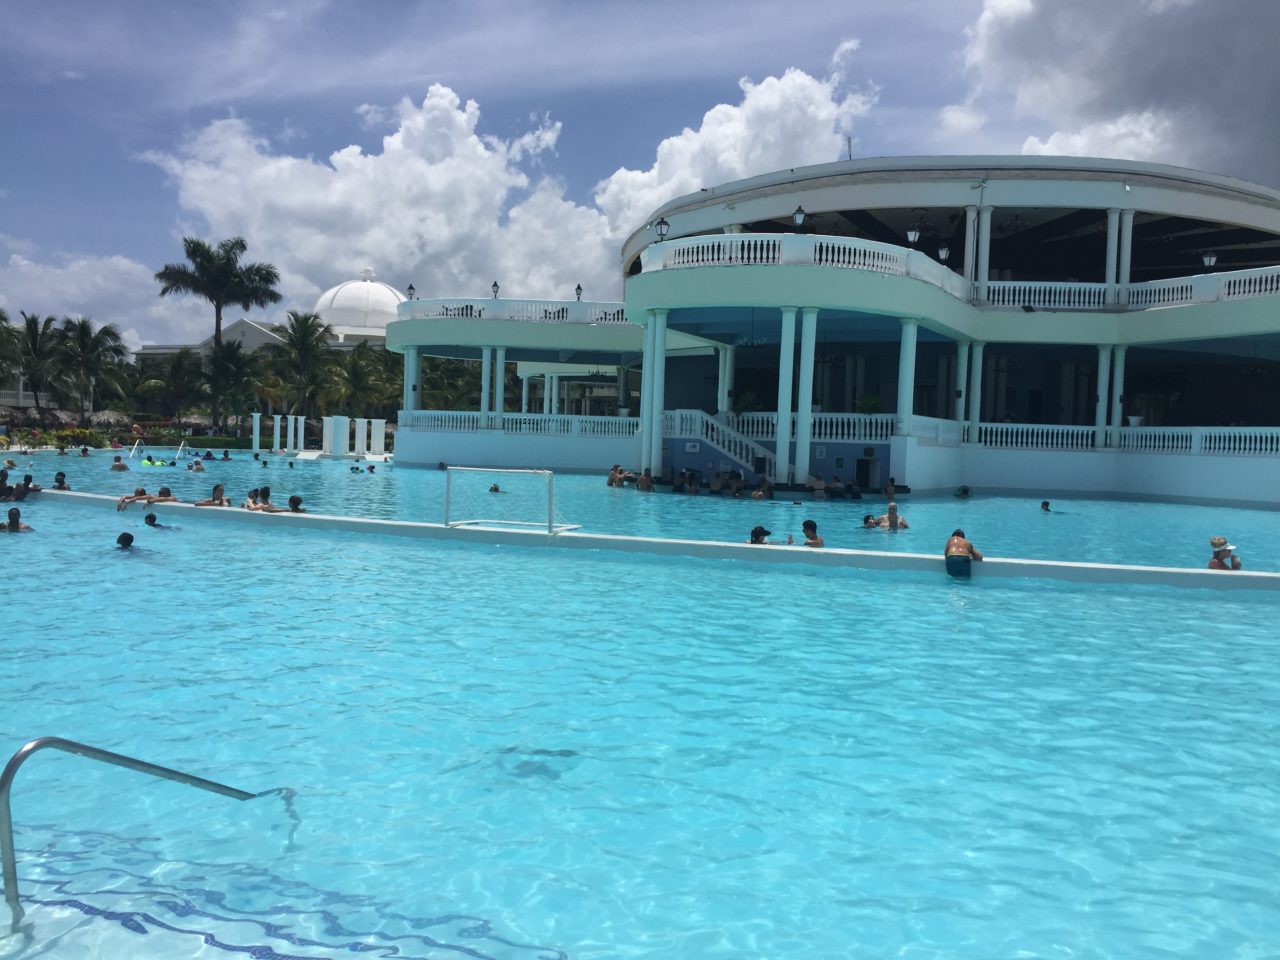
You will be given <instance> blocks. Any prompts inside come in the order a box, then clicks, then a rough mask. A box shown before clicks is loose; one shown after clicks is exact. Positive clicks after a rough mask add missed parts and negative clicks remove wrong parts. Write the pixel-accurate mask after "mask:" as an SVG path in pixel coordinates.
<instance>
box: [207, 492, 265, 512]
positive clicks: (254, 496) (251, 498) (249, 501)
mask: <svg viewBox="0 0 1280 960" xmlns="http://www.w3.org/2000/svg"><path fill="white" fill-rule="evenodd" d="M215 489H216V488H215ZM260 492H261V491H260V490H259V489H258V488H257V487H254V488H253V489H252V490H250V491H249V495H248V496H247V497H245V501H244V503H242V504H240V506H242V507H244V509H246V510H257V509H258V494H259V493H260Z"/></svg>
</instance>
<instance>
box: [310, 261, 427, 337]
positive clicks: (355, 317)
mask: <svg viewBox="0 0 1280 960" xmlns="http://www.w3.org/2000/svg"><path fill="white" fill-rule="evenodd" d="M374 276H375V275H374V272H373V271H372V270H365V271H364V274H363V276H362V278H361V279H359V280H348V281H347V282H346V283H340V284H338V285H337V286H336V287H333V288H332V289H329V290H326V291H325V292H324V293H322V294H320V299H319V300H317V301H316V308H315V312H316V313H318V314H319V315H320V319H321V320H323V321H324V322H325V323H327V324H328V325H329V326H331V327H333V328H334V329H337V328H338V327H360V328H363V329H371V330H383V331H385V330H386V328H387V324H388V323H390V322H391V321H392V320H394V319H395V318H396V307H397V306H398V305H399V304H401V303H403V302H404V301H405V300H406V299H407V298H406V297H405V295H404V294H402V293H401V292H400V291H399V290H397V289H396V288H395V287H392V286H390V285H389V284H385V283H383V282H382V281H381V280H375V279H374Z"/></svg>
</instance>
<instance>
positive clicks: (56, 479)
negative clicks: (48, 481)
mask: <svg viewBox="0 0 1280 960" xmlns="http://www.w3.org/2000/svg"><path fill="white" fill-rule="evenodd" d="M53 489H55V490H70V489H71V485H70V484H68V483H67V475H66V474H65V473H63V472H62V471H61V470H59V471H58V472H57V473H55V474H54V475H53Z"/></svg>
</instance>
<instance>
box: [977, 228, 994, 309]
mask: <svg viewBox="0 0 1280 960" xmlns="http://www.w3.org/2000/svg"><path fill="white" fill-rule="evenodd" d="M990 275H991V207H982V208H981V209H979V210H978V277H977V281H978V299H979V300H986V299H987V277H989V276H990Z"/></svg>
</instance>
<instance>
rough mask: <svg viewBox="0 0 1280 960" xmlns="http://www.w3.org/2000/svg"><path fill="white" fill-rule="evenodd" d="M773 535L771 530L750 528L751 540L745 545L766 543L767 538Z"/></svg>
mask: <svg viewBox="0 0 1280 960" xmlns="http://www.w3.org/2000/svg"><path fill="white" fill-rule="evenodd" d="M772 535H773V531H772V530H766V529H765V528H764V527H752V528H751V539H750V540H748V541H747V543H768V542H769V540H768V539H767V538H768V537H770V536H772Z"/></svg>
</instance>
